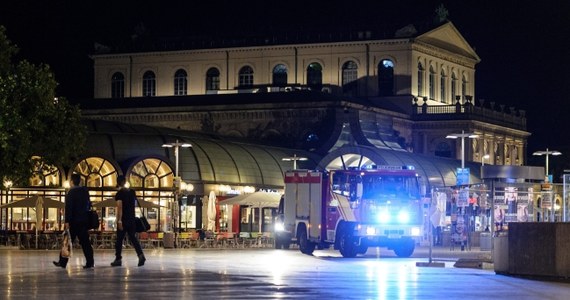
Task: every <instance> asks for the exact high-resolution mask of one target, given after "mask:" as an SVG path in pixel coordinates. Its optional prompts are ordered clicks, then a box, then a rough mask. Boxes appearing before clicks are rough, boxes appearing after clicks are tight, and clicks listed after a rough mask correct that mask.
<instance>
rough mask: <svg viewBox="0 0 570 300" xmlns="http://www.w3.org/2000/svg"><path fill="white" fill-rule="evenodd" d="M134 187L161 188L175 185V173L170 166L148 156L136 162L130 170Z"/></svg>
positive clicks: (130, 178) (130, 180) (130, 179)
mask: <svg viewBox="0 0 570 300" xmlns="http://www.w3.org/2000/svg"><path fill="white" fill-rule="evenodd" d="M128 176H129V178H128V179H129V182H130V183H131V186H132V187H135V188H143V189H160V188H169V187H173V184H174V173H173V172H172V169H171V168H170V166H169V165H168V164H167V163H166V162H164V161H162V160H160V159H156V158H146V159H143V160H141V161H139V162H138V163H136V164H135V165H134V166H133V168H132V170H131V171H130V172H129V175H128Z"/></svg>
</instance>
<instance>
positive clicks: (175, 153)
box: [162, 140, 192, 178]
mask: <svg viewBox="0 0 570 300" xmlns="http://www.w3.org/2000/svg"><path fill="white" fill-rule="evenodd" d="M162 147H164V148H174V158H175V160H176V165H175V168H176V169H175V173H174V176H175V177H176V178H178V148H180V147H182V148H189V147H192V145H191V144H188V143H180V142H179V141H178V140H176V142H175V143H166V144H162Z"/></svg>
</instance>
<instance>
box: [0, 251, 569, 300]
mask: <svg viewBox="0 0 570 300" xmlns="http://www.w3.org/2000/svg"><path fill="white" fill-rule="evenodd" d="M427 254H428V250H427V249H426V248H420V249H418V250H417V251H416V253H415V254H414V257H412V258H407V259H402V258H397V257H395V256H394V255H393V254H392V253H391V252H390V251H385V250H378V249H370V250H369V251H368V253H367V254H366V255H365V256H363V257H362V256H361V257H357V258H353V259H346V258H342V257H340V255H339V254H338V252H336V251H332V250H322V251H318V250H317V251H315V255H314V256H307V255H303V254H301V253H299V251H296V250H275V249H270V248H262V249H152V250H151V249H147V250H146V256H147V259H148V260H147V263H146V265H145V266H143V267H137V266H136V263H137V257H136V254H135V253H134V251H133V250H131V249H127V250H125V253H124V258H123V266H122V267H111V266H109V263H110V262H111V261H112V260H113V256H114V253H113V251H112V250H96V251H95V268H93V269H88V270H84V269H83V268H81V266H82V265H83V264H84V259H83V254H82V252H81V250H75V252H74V254H73V257H72V259H71V260H70V263H69V265H68V268H67V269H65V270H64V269H61V268H56V267H55V266H53V265H52V260H55V259H56V258H57V255H58V251H55V250H19V249H7V248H2V249H0V291H1V292H0V293H2V294H1V295H0V298H2V299H111V298H112V299H167V298H168V299H254V298H255V299H490V298H506V299H568V295H570V284H568V283H561V282H548V281H538V280H529V279H522V278H514V277H509V276H503V275H496V274H495V272H494V271H493V270H490V269H479V268H456V267H454V264H455V262H456V261H457V260H459V259H461V258H463V259H477V258H485V257H486V256H488V255H489V252H481V251H475V250H473V251H458V250H456V251H449V249H443V248H439V249H434V252H433V254H434V260H437V261H440V262H443V264H444V265H445V267H418V266H416V264H417V263H418V262H427V261H428V259H427Z"/></svg>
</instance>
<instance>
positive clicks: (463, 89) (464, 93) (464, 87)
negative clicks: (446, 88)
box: [461, 74, 467, 102]
mask: <svg viewBox="0 0 570 300" xmlns="http://www.w3.org/2000/svg"><path fill="white" fill-rule="evenodd" d="M461 96H462V97H463V102H465V101H466V98H465V96H467V77H465V74H463V76H462V78H461Z"/></svg>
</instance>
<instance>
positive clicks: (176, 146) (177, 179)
mask: <svg viewBox="0 0 570 300" xmlns="http://www.w3.org/2000/svg"><path fill="white" fill-rule="evenodd" d="M162 147H164V148H174V158H175V160H176V164H175V171H174V185H175V188H176V189H175V190H174V199H175V201H178V200H179V199H178V194H179V193H180V189H181V188H182V179H181V178H180V177H178V149H179V148H180V147H182V148H189V147H192V145H191V144H188V143H180V142H179V141H178V140H176V142H175V143H166V144H162ZM192 189H194V186H193V185H192ZM179 213H180V207H178V211H177V212H176V213H173V215H174V216H173V221H174V226H173V227H174V233H175V236H174V241H175V243H176V244H178V235H177V234H176V233H177V231H176V219H178V222H180V216H179ZM180 230H181V228H180V226H178V231H180Z"/></svg>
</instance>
